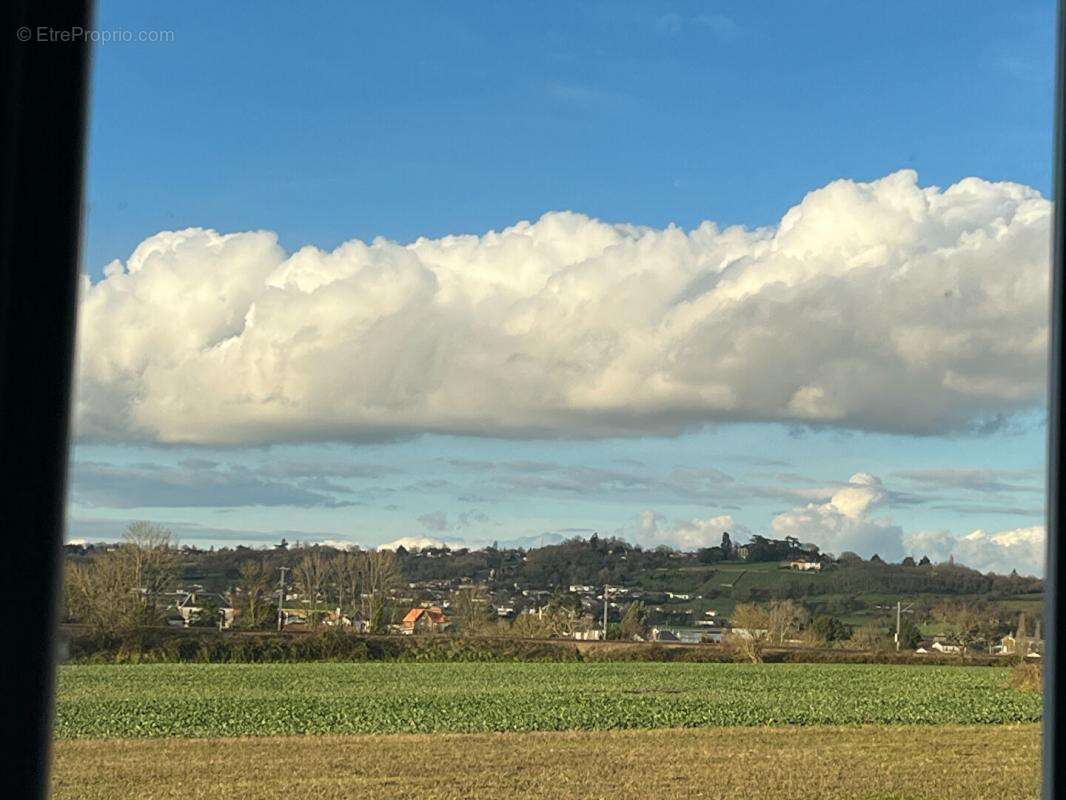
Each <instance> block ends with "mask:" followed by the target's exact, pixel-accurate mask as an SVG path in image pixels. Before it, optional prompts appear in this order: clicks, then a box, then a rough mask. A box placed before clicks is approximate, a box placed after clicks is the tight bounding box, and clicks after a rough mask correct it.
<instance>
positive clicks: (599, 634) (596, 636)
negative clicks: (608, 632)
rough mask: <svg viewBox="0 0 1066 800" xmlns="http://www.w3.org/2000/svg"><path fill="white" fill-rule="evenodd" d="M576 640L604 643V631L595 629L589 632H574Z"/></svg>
mask: <svg viewBox="0 0 1066 800" xmlns="http://www.w3.org/2000/svg"><path fill="white" fill-rule="evenodd" d="M574 638H575V639H577V640H578V641H582V642H601V641H603V629H602V628H593V629H591V630H587V631H574Z"/></svg>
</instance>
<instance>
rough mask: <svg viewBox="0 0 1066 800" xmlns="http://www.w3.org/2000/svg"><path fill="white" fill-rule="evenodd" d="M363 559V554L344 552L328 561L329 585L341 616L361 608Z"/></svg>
mask: <svg viewBox="0 0 1066 800" xmlns="http://www.w3.org/2000/svg"><path fill="white" fill-rule="evenodd" d="M365 557H366V554H365V553H363V552H359V551H357V552H354V553H353V552H348V551H344V552H341V553H337V555H335V556H334V557H333V558H332V559H330V562H329V583H330V586H331V588H332V590H333V597H334V599H335V600H336V601H337V606H336V607H337V608H339V609H340V610H341V613H342V614H343V613H345V612H346V611H349V610H350V611H355V610H358V609H359V608H360V606H361V599H360V595H362V593H363V575H364V573H365V572H366V570H365V569H364V560H365Z"/></svg>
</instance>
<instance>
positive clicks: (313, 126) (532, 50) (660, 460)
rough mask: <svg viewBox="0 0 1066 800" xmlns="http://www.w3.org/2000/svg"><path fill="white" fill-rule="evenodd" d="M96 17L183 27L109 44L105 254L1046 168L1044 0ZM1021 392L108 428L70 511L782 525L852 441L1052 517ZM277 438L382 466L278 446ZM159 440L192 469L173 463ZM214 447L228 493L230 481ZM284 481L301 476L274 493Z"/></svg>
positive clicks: (213, 10)
mask: <svg viewBox="0 0 1066 800" xmlns="http://www.w3.org/2000/svg"><path fill="white" fill-rule="evenodd" d="M98 17H99V18H98V21H97V27H99V28H102V29H118V28H124V29H128V30H133V31H138V30H171V31H173V32H174V37H173V41H172V42H167V43H158V44H143V45H142V44H133V43H122V44H105V45H101V46H98V47H97V49H96V51H95V54H94V81H93V95H92V120H91V135H90V151H89V174H88V196H87V201H88V202H87V229H86V235H85V247H84V270H85V272H86V273H87V274H88V275H89V276H90V277H91V278H92V280H93V281H94V282H98V281H101V280H102V279H103V278H104V272H103V270H104V267H105V265H107V264H108V263H109V262H112V261H113V260H115V259H119V260H121V261H125V260H126V259H127V258H129V256H130V254H131V253H132V252H133V251H134V249H135V248H136V247H137V246H138V244H139V243H141V242H142V241H143V240H145V239H147V238H148V237H150V236H152V235H154V234H156V233H157V232H159V231H167V230H180V229H184V228H189V227H203V228H212V229H215V230H218V231H220V232H223V233H230V232H243V231H256V230H268V231H273V232H275V233H276V234H277V237H278V241H279V243H280V246H281V248H283V250H284V251H285V252H286V253H292V252H294V251H295V250H297V249H298V248H300V247H302V246H304V245H308V244H313V245H315V246H317V247H319V248H321V249H323V250H326V251H328V250H331V249H332V248H334V247H337V246H338V245H340V244H342V243H343V242H345V241H348V240H350V239H353V238H357V239H361V240H363V241H366V242H370V241H371V240H372V239H374V238H375V237H379V236H380V237H385V238H386V239H389V240H393V241H396V242H400V243H406V242H411V241H413V240H415V239H416V238H418V237H423V236H424V237H428V238H431V239H436V238H439V237H443V236H447V235H449V234H483V233H485V232H486V231H490V230H500V229H503V228H506V227H507V226H509V225H512V224H514V223H515V222H517V221H519V220H530V221H534V220H536V219H538V218H539V217H541V215H543V214H545V213H546V212H551V211H575V212H579V213H582V214H586V215H589V216H591V217H594V218H597V219H600V220H604V221H606V222H609V223H632V224H635V225H642V226H649V227H650V228H654V229H661V228H665V227H666V226H667V225H669V224H670V223H674V224H676V225H678V226H680V227H681V228H682V229H684V230H690V229H692V228H694V227H696V226H698V225H699V224H700V223H701V222H702V221H704V220H713V221H715V222H716V223H718V224H719V225H720V226H721V227H725V226H728V225H737V224H739V225H743V226H745V227H747V228H757V227H761V226H776V225H777V224H778V223H779V221H780V220H781V218H782V216H783V215H784V214H785V213H786V212H787V211H788V209H790V208H792V207H793V206H795V205H796V204H798V203H800V202H801V201H802V200H803V199H804V197H805V196H807V195H808V193H810V192H812V191H814V190H816V189H818V188H819V187H823V186H825V185H826V184H828V183H830V182H831V181H834V180H836V179H847V180H849V181H855V182H867V181H874V180H876V179H879V178H882V177H883V176H886V175H889V174H891V173H894V172H897V171H898V170H901V169H909V170H915V171H916V172H917V175H918V181H919V183H920V185H921V186H922V187H927V186H940V187H947V186H950V185H952V184H954V183H956V182H958V181H959V180H960V179H963V178H966V177H968V176H977V177H980V178H983V179H985V180H986V181H990V182H998V181H1010V182H1013V183H1018V184H1023V185H1025V186H1028V187H1032V189H1035V190H1036V191H1038V192H1039V193H1041V194H1043V195H1044V196H1045V197H1046V196H1048V195H1049V191H1050V170H1051V162H1050V124H1051V76H1052V60H1053V59H1052V48H1053V27H1054V26H1053V17H1054V6H1053V4H1052V3H1050V2H1039V3H1038V2H1027V3H1021V4H1018V5H1017V6H1011V7H1007V6H1004V5H1002V4H995V3H977V4H974V3H953V4H942V5H939V6H938V8H937V11H936V13H931V12H930V11H929V9H928V5H927V4H921V3H907V2H899V3H893V4H879V5H869V4H862V5H859V4H854V5H850V4H836V3H805V4H783V3H782V4H776V3H767V4H758V6H757V7H756V4H740V3H652V2H647V3H628V4H627V3H587V4H580V5H577V4H562V3H559V4H548V5H547V6H545V4H543V3H537V4H532V3H531V4H519V3H508V4H489V3H486V4H480V5H478V6H473V5H471V6H455V5H447V4H439V3H411V4H405V5H404V6H403V7H395V6H389V5H381V4H377V5H371V4H366V5H363V4H347V3H316V4H313V5H308V6H301V7H299V8H297V7H295V6H293V5H292V4H289V3H261V4H217V3H192V4H180V5H173V4H142V3H124V2H102V3H101V4H100V7H99V13H98ZM1019 408H1020V409H1021V411H1020V413H1019ZM1004 419H1007V420H1008V421H1007V422H1005V423H1004V424H1000V425H998V426H994V427H995V429H994V431H993V432H991V433H988V432H986V433H979V432H976V433H975V432H973V430H972V426H971V430H970V432H965V431H964V432H959V431H958V430H953V431H950V432H945V434H944V435H922V436H914V435H906V434H904V435H899V434H890V433H883V432H877V431H874V432H869V431H867V432H864V431H863V430H861V428H862V427H864V426H862V425H860V426H859V428H860V430H856V429H854V426H848V425H844V426H836V425H819V426H816V427H813V428H810V427H799V426H797V425H796V424H791V423H789V422H788V421H781V420H779V419H770V420H769V421H766V422H758V421H751V420H749V421H743V422H741V423H739V424H735V423H731V422H729V421H727V420H721V419H710V420H708V421H707V424H706V426H700V425H695V426H693V425H687V426H685V430H684V432H683V433H680V434H679V435H665V436H663V435H636V434H640V433H641V432H639V431H637V432H636V434H630V435H626V436H622V437H606V438H604V437H603V436H597V437H596V438H588V437H586V436H583V435H581V434H580V432H578V433H576V434H575V433H574V431H573V430H571V429H569V428H568V429H567V430H568V432H567V433H566V434H565V435H561V436H560V435H553V436H551V437H549V438H537V437H531V436H525V435H519V436H514V435H510V434H509V435H507V436H506V437H500V436H487V437H486V436H481V437H472V436H463V435H450V434H447V433H443V434H442V433H436V434H433V433H431V434H429V435H413V436H412V435H410V431H408V432H407V434H406V435H405V436H404V437H402V438H401V440H399V441H395V442H383V443H373V444H366V443H365V442H353V441H351V439H350V437H349V440H348V441H333V442H326V443H323V442H320V441H319V442H315V441H311V439H314V438H316V437H306V438H307V439H308V441H305V442H301V441H298V440H297V441H293V438H292V437H287V439H286V442H284V443H275V444H272V445H269V446H263V445H261V444H257V445H256V446H232V445H231V444H230V443H222V444H221V445H220V446H215V445H212V444H210V443H208V444H207V445H199V446H189V445H180V444H160V443H151V442H148V443H145V442H144V441H143V437H142V438H138V437H131V440H130V441H120V440H118V439H121V437H118V439H116V437H110V438H108V437H104V438H102V439H100V438H94V437H91V436H86V437H82V438H81V439H79V441H78V443H77V445H76V448H75V453H74V457H75V467H74V472H73V474H74V482H73V492H74V494H73V502H72V506H71V512H70V516H71V520H72V523H71V536H73V537H79V536H89V537H90V538H102V537H105V536H106V535H107V532H108V531H110V530H112V529H113V527H114V526H117V525H120V524H121V523H122V522H123V521H126V520H130V519H138V518H151V519H158V520H161V521H165V522H167V523H168V524H171V525H173V526H174V527H175V529H176V530H178V531H179V532H180V533H181V535H182V538H183V540H185V541H198V542H200V543H209V542H215V543H221V542H222V541H228V540H232V539H233V538H242V537H243V536H244V535H245V533H247V540H248V541H264V540H269V539H270V538H272V537H274V536H275V534H277V533H278V532H282V531H287V532H289V538H290V539H291V538H293V536H292V532H296V533H302V534H304V535H306V536H309V537H312V538H313V537H319V538H324V537H333V538H349V539H353V540H357V541H363V542H367V543H376V542H381V541H385V540H388V539H394V538H397V537H401V536H416V535H423V534H426V535H434V536H455V537H466V538H468V539H479V540H483V539H489V540H491V539H500V540H508V539H512V538H516V537H521V536H537V535H539V534H540V533H542V532H545V531H548V532H551V531H564V530H568V529H575V530H577V529H580V530H593V529H595V530H600V531H601V532H602V531H608V532H614V531H632V526H633V525H634V524H635V523H634V519H636V518H638V516H639V515H640V514H641V513H642V512H646V511H649V510H651V511H654V512H655V513H656V514H660V515H662V517H663V519H664V522H662V523H661V524H660V526H659V529H661V530H666V529H668V528H669V527H670V525H673V524H674V523H673V522H671V521H672V520H685V519H688V520H691V519H697V518H700V519H707V518H715V517H719V516H722V515H729V516H730V517H731V518H732V520H733V522H734V523H735V524H737V525H740V526H743V527H745V528H747V529H749V530H753V531H763V530H768V529H769V526H770V524H771V520H772V519H773V518H774V517H775V515H777V514H780V513H783V512H787V511H788V510H789V509H790V508H792V507H794V506H796V505H797V504H800V505H802V504H803V503H805V502H814V503H821V502H826V501H828V498H829V496H830V495H831V494H832V491H833V490H834V487H836V488H839V487H840V486H846V485H847V484H848V478H849V476H851V475H853V474H854V473H870V474H871V475H875V476H877V477H878V478H879V479H880V480H881V481H882V482H883V487H884V496H883V497H882V498H881V500H879V501H878V504H877V507H878V509H879V510H878V512H877V513H878V514H879V515H882V516H887V517H890V518H891V522H892V524H893V525H897V526H899V527H902V528H903V529H904V530H923V531H925V530H934V529H935V530H946V531H951V532H952V533H953V534H955V535H962V534H965V533H966V532H967V531H970V530H973V529H975V528H983V529H986V530H989V531H995V530H1009V529H1015V528H1021V527H1026V526H1033V525H1038V524H1040V523H1041V521H1042V518H1041V509H1042V502H1043V501H1042V477H1041V475H1040V471H1041V470H1042V466H1043V455H1044V454H1043V448H1044V441H1043V436H1044V429H1043V425H1042V415H1041V412H1040V410H1039V404H1038V403H1033V402H1031V401H1030V402H1028V403H1018V404H1015V405H1014V406H1012V407H1011V409H1010V413H1008V414H1007V415H1006V417H1004ZM865 427H871V426H865ZM872 427H875V428H876V427H878V426H877V425H874V426H872ZM881 427H882V428H883V427H884V426H881ZM438 430H439V429H438ZM981 430H985V431H988V430H990V428H988V427H987V426H986V427H985V428H983V429H981ZM317 438H321V437H317ZM325 438H327V439H328V438H330V437H328V436H327V437H325ZM341 438H342V439H343V437H341ZM297 439H299V437H297ZM201 462H204V463H201ZM206 462H212V464H214V466H211V467H208V466H206ZM282 462H284V463H289V462H293V463H295V462H299V463H301V464H305V465H306V464H312V463H314V464H333V465H336V464H341V463H343V464H349V465H351V464H357V465H363V466H366V469H363V470H355V471H354V472H353V470H350V469H349V470H348V474H347V475H339V474H333V475H332V477H331V478H330V476H327V475H324V474H311V471H308V470H306V469H305V470H303V472H300V473H299V474H296V472H293V473H292V474H287V475H285V476H279V475H274V476H273V477H270V476H265V475H264V473H263V472H262V469H263V467H264V466H265V465H270V464H272V463H273V464H276V463H282ZM448 462H454V463H448ZM475 462H476V464H475ZM770 462H774V463H770ZM182 463H185V464H190V463H191V464H193V466H184V467H183V466H181V464H182ZM519 463H521V464H524V465H525V466H524V467H518V466H515V465H516V464H519ZM489 464H491V466H489ZM534 464H536V465H539V467H536V468H535V467H534V466H533V465H534ZM79 465H80V466H79ZM86 465H89V466H86ZM197 465H199V466H197ZM508 465H510V466H508ZM371 467H380V468H381V469H380V470H377V471H376V472H375V471H374V470H373V469H371ZM161 469H162V470H164V471H165V470H166V469H172V470H174V472H170V473H166V477H165V480H163V483H164V484H166V486H168V487H170V488H169V489H167V490H166V491H164V492H160V491H158V489H159V485H160V479H159V478H158V473H159V471H160V470H161ZM709 469H714V470H719V471H720V472H721V473H723V474H724V475H725V478H721V477H720V478H719V483H717V484H714V486H711V484H713V483H714V481H713V480H712V479H711V478H709V477H707V476H706V475H704V476H703V478H701V480H706V481H710V483H707V484H701V488H700V489H699V491H694V490H692V487H691V485H689V486H688V489H683V488H679V482H680V483H685V481H686V480H690V479H691V473H689V472H685V471H686V470H709ZM153 470H154V472H153ZM235 470H236V471H237V472H239V473H240V475H236V474H235V473H234V471H235ZM593 470H599V471H600V473H608V472H610V473H611V474H610V475H605V474H600V473H597V475H592V474H590V472H591V471H593ZM676 470H681V472H676ZM919 471H924V473H923V475H922V476H921V478H920V479H919V478H918V477H915V475H916V474H917V473H918V472H919ZM934 471H939V472H938V473H937V476H933V474H932V473H933V472H934ZM297 472H299V471H297ZM336 472H337V470H334V473H336ZM616 472H617V473H621V474H614V473H616ZM948 472H950V474H951V475H952V476H953V477H952V478H950V480H948V479H945V474H947V473H948ZM963 472H966V474H967V475H968V477H967V478H966V479H965V480H962V478H960V475H962V474H963ZM978 472H981V473H983V474H984V477H985V478H986V480H983V481H982V480H978V479H977V477H975V476H976V475H977V473H978ZM215 473H219V474H217V475H216V474H215ZM320 473H321V470H320ZM355 473H358V474H355ZM992 473H996V476H995V479H993V476H992ZM1000 473H1002V474H1000ZM197 474H198V475H199V478H197V477H196V475H197ZM205 474H207V475H209V476H212V475H213V476H214V477H212V478H211V479H210V482H212V485H215V486H216V487H231V488H232V490H233V492H234V495H233V497H234V500H232V501H227V500H226V499H225V497H224V496H223V495H224V488H220V489H218V492H219V494H218V495H217V496H216V495H209V494H207V493H206V492H205V491H204V490H203V483H202V479H203V476H204V475H205ZM531 475H540V476H545V475H549V476H554V477H555V478H566V480H568V481H570V483H569V484H567V483H566V481H564V480H552V481H543V480H541V481H534V480H530V479H529V476H531ZM671 475H673V478H671ZM686 475H687V476H688V478H685V477H684V476H686ZM905 475H909V477H904V476H905ZM515 476H523V478H522V480H516V479H515ZM679 476H682V477H679ZM327 478H328V479H327ZM945 480H947V483H945ZM109 481H112V482H113V483H114V484H115V486H112V487H111V488H108V487H109V483H108V482H109ZM272 481H274V482H272ZM726 483H728V484H731V486H732V488H729V487H726V486H725V484H726ZM961 483H966V485H965V486H962V485H960V484H961ZM316 485H317V486H318V488H317V489H316V488H315V487H316ZM738 486H742V487H744V488H743V489H740V488H737V487H738ZM116 487H117V488H116ZM174 487H179V488H180V487H185V488H186V489H187V490H188V491H184V492H182V491H178V490H177V489H175V488H174ZM197 487H199V489H197ZM290 490H291V491H292V492H293V493H292V495H291V498H290V499H291V501H292V502H291V504H280V505H278V504H275V503H277V502H280V501H281V500H284V499H285V498H286V497H288V496H289V495H287V494H286V491H290ZM793 490H795V491H793ZM196 491H200V494H201V498H202V497H215V498H216V499H215V500H213V501H212V502H217V503H218V505H213V506H206V507H204V506H202V505H201V504H200V502H197V501H194V500H193V499H192V496H193V495H195V494H196ZM805 493H806V494H805ZM264 495H266V496H272V498H273V499H270V500H269V501H267V500H264ZM201 502H202V501H201ZM227 502H235V503H236V505H232V506H230V505H226V503H227ZM135 503H141V505H135ZM160 503H166V504H167V505H160ZM131 504H133V505H131ZM234 532H236V533H234ZM242 532H245V533H242ZM634 535H636V534H634ZM649 535H651V536H652V537H653V538H654V535H653V534H649ZM664 536H665V534H664ZM667 539H668V537H667ZM647 541H651V539H647Z"/></svg>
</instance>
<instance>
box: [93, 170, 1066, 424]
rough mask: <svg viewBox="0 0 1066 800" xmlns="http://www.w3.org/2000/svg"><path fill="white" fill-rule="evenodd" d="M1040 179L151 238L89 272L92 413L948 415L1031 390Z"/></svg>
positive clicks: (1036, 348) (614, 417)
mask: <svg viewBox="0 0 1066 800" xmlns="http://www.w3.org/2000/svg"><path fill="white" fill-rule="evenodd" d="M1050 210H1051V209H1050V204H1049V202H1048V201H1047V200H1045V199H1043V198H1042V197H1041V196H1040V195H1039V194H1038V193H1037V192H1036V191H1035V190H1033V189H1030V188H1027V187H1025V186H1020V185H1017V184H1011V183H989V182H986V181H982V180H978V179H974V178H971V179H966V180H963V181H960V182H959V183H957V184H955V185H954V186H951V187H950V188H948V189H946V190H940V189H937V188H935V187H930V188H923V187H920V186H919V185H918V183H917V176H916V175H915V174H914V173H913V172H910V171H903V172H898V173H896V174H893V175H889V176H887V177H885V178H883V179H881V180H877V181H874V182H871V183H857V182H853V181H848V180H842V181H837V182H834V183H832V184H830V185H828V186H826V187H824V188H822V189H819V190H817V191H814V192H811V193H810V194H809V195H807V197H806V198H804V200H803V201H802V202H801V203H800V204H799V205H798V206H796V207H795V208H793V209H791V210H790V211H789V212H788V213H787V214H786V215H785V216H784V217H783V218H782V220H781V222H780V224H779V225H777V226H776V227H773V228H765V229H758V230H747V229H742V228H739V227H734V228H727V229H724V230H720V229H719V228H718V227H716V226H715V225H714V224H713V223H710V222H707V223H703V224H702V225H701V226H699V227H698V228H696V229H694V230H692V231H690V232H687V233H686V232H684V231H682V230H679V229H677V228H674V227H670V228H667V229H665V230H654V229H650V228H644V227H638V226H633V225H612V224H607V223H604V222H600V221H598V220H595V219H590V218H588V217H585V216H582V215H580V214H575V213H568V212H566V213H551V214H546V215H545V216H543V217H542V218H541V219H540V220H538V221H537V222H535V223H532V224H531V223H528V222H521V223H518V224H516V225H514V226H513V227H510V228H507V229H506V230H503V231H501V232H492V233H487V234H485V235H484V236H449V237H445V238H443V239H436V240H428V239H419V240H417V241H415V242H414V243H412V244H408V245H401V244H397V243H394V242H390V241H385V240H381V239H378V240H375V241H373V242H372V243H370V244H366V243H363V242H360V241H351V242H348V243H346V244H343V245H341V246H340V247H338V248H337V249H336V250H334V251H333V252H328V253H327V252H323V251H321V250H318V249H316V248H314V247H305V248H303V249H301V250H299V251H298V252H296V253H294V254H291V255H289V254H287V253H286V252H284V251H283V249H282V248H280V247H279V246H278V244H277V241H276V237H275V236H274V235H273V234H271V233H268V232H262V231H260V232H250V233H237V234H228V235H221V234H218V233H216V232H214V231H210V230H201V229H190V230H185V231H180V232H168V233H160V234H157V235H155V236H152V237H151V238H149V239H147V240H145V241H144V242H143V243H142V244H141V245H140V246H139V247H138V248H137V250H136V251H135V252H134V253H133V255H132V256H131V257H130V258H129V259H128V260H127V262H126V264H125V265H122V264H119V263H117V262H116V263H114V264H112V265H110V266H109V267H108V269H107V271H106V274H105V277H104V278H103V279H101V280H100V281H98V282H97V283H95V284H90V283H89V281H88V279H86V280H85V284H86V285H85V286H84V287H83V297H82V301H81V320H80V332H79V356H78V378H79V392H78V401H77V429H78V432H79V434H80V435H81V436H83V437H88V438H95V439H103V440H131V441H132V440H139V441H158V442H170V443H209V444H235V445H241V444H260V443H271V442H278V441H303V440H360V439H371V438H382V437H390V436H398V435H399V436H402V435H406V434H413V433H419V432H427V431H435V432H453V433H463V434H475V435H487V436H607V435H628V434H646V433H673V432H676V431H678V430H681V429H683V428H685V427H687V426H691V425H698V424H701V423H704V422H713V421H727V420H778V421H789V422H810V423H825V424H832V425H839V426H843V427H850V428H857V429H865V430H879V431H897V432H907V433H920V434H922V433H937V432H942V431H945V430H953V429H960V428H965V427H967V426H969V425H973V424H976V423H980V422H983V421H986V420H988V419H989V418H996V417H998V416H1001V415H1006V414H1010V413H1012V412H1014V411H1017V410H1019V409H1023V408H1027V407H1031V406H1033V405H1035V404H1038V403H1039V402H1041V400H1042V397H1043V386H1044V366H1045V365H1044V358H1045V356H1044V353H1045V345H1046V338H1047V330H1046V316H1047V314H1046V302H1047V275H1048V241H1049V217H1050Z"/></svg>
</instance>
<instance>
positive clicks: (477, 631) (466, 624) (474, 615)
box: [449, 586, 496, 636]
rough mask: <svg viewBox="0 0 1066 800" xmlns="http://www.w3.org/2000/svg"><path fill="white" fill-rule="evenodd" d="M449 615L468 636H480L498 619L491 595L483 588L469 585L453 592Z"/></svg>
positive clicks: (462, 632) (460, 631)
mask: <svg viewBox="0 0 1066 800" xmlns="http://www.w3.org/2000/svg"><path fill="white" fill-rule="evenodd" d="M449 616H450V617H451V618H452V621H453V622H454V623H455V626H456V627H457V628H458V630H459V633H461V634H463V635H466V636H479V635H483V634H485V633H487V632H488V628H489V626H490V625H492V623H493V622H495V621H496V615H495V614H493V613H492V604H491V603H490V602H489V597H488V595H487V594H486V593H485V591H484V590H483V589H481V588H478V587H474V586H468V587H464V588H462V589H459V590H457V591H455V592H453V593H452V596H451V607H450V608H449Z"/></svg>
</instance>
